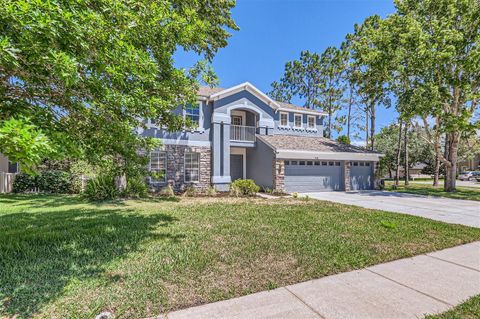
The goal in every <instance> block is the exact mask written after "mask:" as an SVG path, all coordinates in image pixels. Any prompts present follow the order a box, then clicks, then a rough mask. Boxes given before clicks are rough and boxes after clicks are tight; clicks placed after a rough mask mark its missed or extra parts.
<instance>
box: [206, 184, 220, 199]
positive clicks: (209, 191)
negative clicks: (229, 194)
mask: <svg viewBox="0 0 480 319" xmlns="http://www.w3.org/2000/svg"><path fill="white" fill-rule="evenodd" d="M205 195H207V196H212V197H215V196H217V189H216V188H215V186H209V187H208V188H207V190H206V191H205Z"/></svg>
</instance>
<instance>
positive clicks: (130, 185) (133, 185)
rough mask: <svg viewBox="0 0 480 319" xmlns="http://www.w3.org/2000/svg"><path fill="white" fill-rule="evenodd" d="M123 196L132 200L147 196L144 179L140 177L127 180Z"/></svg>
mask: <svg viewBox="0 0 480 319" xmlns="http://www.w3.org/2000/svg"><path fill="white" fill-rule="evenodd" d="M124 195H125V196H127V197H133V198H144V197H147V196H148V187H147V184H146V183H145V179H144V178H142V177H141V176H135V177H130V178H129V179H128V180H127V188H126V189H125V193H124Z"/></svg>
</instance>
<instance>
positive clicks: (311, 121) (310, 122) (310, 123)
mask: <svg viewBox="0 0 480 319" xmlns="http://www.w3.org/2000/svg"><path fill="white" fill-rule="evenodd" d="M308 128H310V129H315V128H316V123H315V116H309V117H308Z"/></svg>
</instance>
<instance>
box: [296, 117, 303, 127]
mask: <svg viewBox="0 0 480 319" xmlns="http://www.w3.org/2000/svg"><path fill="white" fill-rule="evenodd" d="M294 124H295V127H302V115H301V114H295V122H294Z"/></svg>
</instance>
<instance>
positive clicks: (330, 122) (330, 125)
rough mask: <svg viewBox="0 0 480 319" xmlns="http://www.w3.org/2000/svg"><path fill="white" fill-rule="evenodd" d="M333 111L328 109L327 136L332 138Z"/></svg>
mask: <svg viewBox="0 0 480 319" xmlns="http://www.w3.org/2000/svg"><path fill="white" fill-rule="evenodd" d="M331 128H332V112H331V111H328V128H327V137H328V138H332V130H331Z"/></svg>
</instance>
